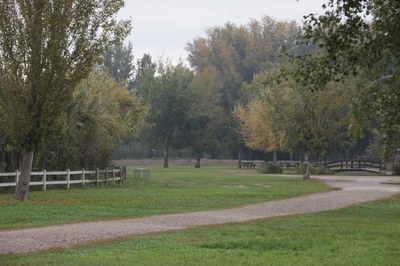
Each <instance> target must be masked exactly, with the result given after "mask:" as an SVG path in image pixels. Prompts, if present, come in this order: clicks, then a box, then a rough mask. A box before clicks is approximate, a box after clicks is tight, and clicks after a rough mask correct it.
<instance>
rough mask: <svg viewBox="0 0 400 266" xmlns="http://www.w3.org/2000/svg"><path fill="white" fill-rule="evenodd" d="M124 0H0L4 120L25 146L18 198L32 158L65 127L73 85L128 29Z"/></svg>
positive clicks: (0, 115) (0, 111)
mask: <svg viewBox="0 0 400 266" xmlns="http://www.w3.org/2000/svg"><path fill="white" fill-rule="evenodd" d="M123 6H124V1H123V0H116V1H107V0H87V1H78V0H33V1H20V0H3V1H1V2H0V124H2V126H3V127H4V131H5V132H6V133H7V135H8V136H9V137H10V139H11V140H12V142H13V144H14V145H18V147H19V149H20V150H21V154H22V159H21V164H20V167H21V177H20V179H19V181H18V184H17V189H16V193H15V198H16V199H18V200H26V199H27V196H28V191H29V183H30V176H31V169H32V161H33V156H34V153H35V151H36V150H39V149H40V147H41V146H42V144H43V142H44V141H45V139H46V138H47V137H49V136H51V135H53V134H56V133H57V132H58V131H59V129H60V127H62V126H63V125H65V119H64V118H65V115H64V113H65V108H66V107H67V106H68V104H69V103H70V102H71V99H72V94H73V91H74V88H75V86H76V85H77V84H78V83H79V82H80V81H81V80H82V79H83V78H84V77H86V76H87V75H88V73H89V72H90V71H91V68H92V66H93V65H94V64H95V63H98V62H99V59H100V55H101V54H102V53H103V52H104V49H105V47H106V45H110V44H117V43H119V42H120V41H121V40H122V38H123V37H125V36H126V35H127V34H128V32H129V31H130V28H131V26H130V22H129V21H118V20H117V19H116V14H117V12H118V11H119V10H120V9H121V8H122V7H123Z"/></svg>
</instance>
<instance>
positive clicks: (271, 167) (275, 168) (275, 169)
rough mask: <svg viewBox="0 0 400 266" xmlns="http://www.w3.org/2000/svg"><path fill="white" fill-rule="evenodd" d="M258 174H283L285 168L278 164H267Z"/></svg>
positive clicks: (262, 166)
mask: <svg viewBox="0 0 400 266" xmlns="http://www.w3.org/2000/svg"><path fill="white" fill-rule="evenodd" d="M258 172H260V173H261V174H282V172H283V168H282V166H281V165H280V164H277V163H265V164H263V165H261V167H260V168H258Z"/></svg>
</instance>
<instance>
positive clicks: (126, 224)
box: [0, 176, 400, 254]
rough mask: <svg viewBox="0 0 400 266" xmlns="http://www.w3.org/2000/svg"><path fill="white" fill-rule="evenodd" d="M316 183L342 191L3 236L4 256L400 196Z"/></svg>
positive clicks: (354, 184)
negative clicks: (222, 208)
mask: <svg viewBox="0 0 400 266" xmlns="http://www.w3.org/2000/svg"><path fill="white" fill-rule="evenodd" d="M314 178H316V179H320V180H322V181H323V182H326V183H327V184H328V185H330V186H333V187H336V188H340V190H337V191H331V192H326V193H317V194H312V195H308V196H302V197H297V198H291V199H283V200H275V201H269V202H265V203H258V204H252V205H247V206H243V207H238V208H232V209H224V210H217V211H202V212H193V213H183V214H170V215H156V216H150V217H144V218H135V219H124V220H115V221H97V222H85V223H77V224H65V225H56V226H49V227H42V228H31V229H21V230H8V231H0V254H7V253H29V252H36V251H43V250H48V249H52V248H64V247H68V246H71V245H76V244H83V243H88V242H96V241H101V240H109V239H114V238H119V237H131V236H138V235H144V234H148V233H162V232H168V231H174V230H181V229H187V228H193V227H197V226H204V225H215V224H227V223H236V222H246V221H251V220H256V219H263V218H270V217H276V216H287V215H296V214H302V213H313V212H320V211H326V210H333V209H339V208H345V207H348V206H351V205H354V204H358V203H362V202H367V201H372V200H377V199H382V198H386V197H390V196H392V195H393V194H395V193H399V192H400V185H393V184H391V183H396V182H398V181H399V180H397V181H396V180H395V179H390V178H387V177H386V178H384V177H368V178H367V177H354V176H353V177H346V176H339V177H338V176H330V177H327V176H320V177H314ZM383 183H385V184H383Z"/></svg>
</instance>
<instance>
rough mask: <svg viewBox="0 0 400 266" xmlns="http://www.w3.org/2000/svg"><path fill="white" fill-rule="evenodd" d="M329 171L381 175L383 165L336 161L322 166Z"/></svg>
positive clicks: (363, 161)
mask: <svg viewBox="0 0 400 266" xmlns="http://www.w3.org/2000/svg"><path fill="white" fill-rule="evenodd" d="M323 165H324V166H325V167H327V168H328V169H329V170H331V171H335V172H342V171H370V172H379V173H382V172H383V171H384V170H385V164H384V163H382V162H379V163H377V162H370V161H366V160H337V161H331V162H327V163H325V164H323Z"/></svg>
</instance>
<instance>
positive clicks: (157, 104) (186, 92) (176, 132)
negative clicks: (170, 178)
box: [142, 62, 194, 168]
mask: <svg viewBox="0 0 400 266" xmlns="http://www.w3.org/2000/svg"><path fill="white" fill-rule="evenodd" d="M192 80H193V72H192V71H191V70H190V69H188V68H187V67H185V66H184V65H183V64H182V63H180V64H178V65H176V66H173V65H172V64H171V63H169V62H160V63H159V64H158V68H157V75H156V77H155V79H154V81H151V80H149V81H151V82H154V86H151V87H147V88H142V89H145V91H142V95H143V96H142V97H143V98H144V100H145V103H146V104H147V105H148V106H149V116H148V121H147V122H148V124H149V128H148V130H147V131H145V132H144V135H145V136H146V138H147V139H149V140H150V142H152V143H153V144H156V145H160V146H162V147H163V149H164V168H168V166H169V163H168V161H169V148H170V147H176V148H183V147H184V146H186V144H187V143H186V141H184V133H185V126H186V123H187V121H188V115H189V111H190V106H191V103H192V101H193V100H194V98H193V97H192V95H193V93H192V86H191V83H192Z"/></svg>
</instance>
